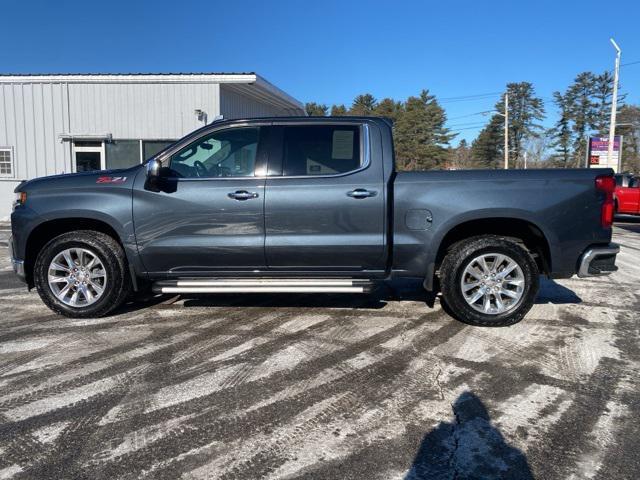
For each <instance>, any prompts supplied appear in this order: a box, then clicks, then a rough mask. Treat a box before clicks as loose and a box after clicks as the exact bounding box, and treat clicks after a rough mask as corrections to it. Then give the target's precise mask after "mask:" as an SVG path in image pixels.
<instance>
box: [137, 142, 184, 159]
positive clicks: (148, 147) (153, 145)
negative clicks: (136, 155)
mask: <svg viewBox="0 0 640 480" xmlns="http://www.w3.org/2000/svg"><path fill="white" fill-rule="evenodd" d="M175 142H176V140H142V152H143V154H142V160H149V159H150V158H151V157H153V156H154V155H155V154H156V153H159V152H161V151H162V150H164V149H165V148H167V147H168V146H169V145H173V144H174V143H175Z"/></svg>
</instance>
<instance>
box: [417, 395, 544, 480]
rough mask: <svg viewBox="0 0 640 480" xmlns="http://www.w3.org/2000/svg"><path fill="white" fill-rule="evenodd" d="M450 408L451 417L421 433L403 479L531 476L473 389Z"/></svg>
mask: <svg viewBox="0 0 640 480" xmlns="http://www.w3.org/2000/svg"><path fill="white" fill-rule="evenodd" d="M452 408H453V414H454V417H455V421H454V422H451V423H449V422H441V423H440V424H438V426H437V427H435V428H434V429H433V430H431V431H430V432H429V433H427V434H426V435H425V436H424V438H423V439H422V443H421V444H420V448H419V450H418V453H417V454H416V456H415V459H414V461H413V464H412V465H411V468H410V470H409V472H408V473H407V475H406V476H405V480H427V479H439V478H460V479H462V478H464V479H513V480H515V479H518V480H533V478H534V477H533V474H532V472H531V469H530V467H529V463H528V462H527V458H526V456H525V455H524V453H522V452H521V451H520V450H518V449H517V448H515V447H512V446H510V445H509V444H508V443H507V442H506V441H505V439H504V437H503V436H502V434H501V433H500V431H499V430H498V428H496V427H495V426H494V425H493V424H492V423H491V418H490V417H489V413H488V412H487V409H486V407H485V406H484V404H483V403H482V401H481V400H480V399H479V398H478V397H477V396H476V395H475V394H474V393H472V392H469V391H467V392H464V393H462V394H461V395H460V396H459V397H458V398H457V399H456V401H455V402H454V403H453V405H452Z"/></svg>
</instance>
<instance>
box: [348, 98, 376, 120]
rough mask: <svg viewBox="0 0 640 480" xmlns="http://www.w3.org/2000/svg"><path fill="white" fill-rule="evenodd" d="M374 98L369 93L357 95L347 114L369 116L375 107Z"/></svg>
mask: <svg viewBox="0 0 640 480" xmlns="http://www.w3.org/2000/svg"><path fill="white" fill-rule="evenodd" d="M376 104H377V102H376V99H375V97H374V96H373V95H371V94H370V93H365V94H364V95H358V96H357V97H356V98H355V99H354V100H353V104H352V105H351V109H349V115H355V116H363V117H366V116H369V115H372V114H373V110H374V109H375V108H376Z"/></svg>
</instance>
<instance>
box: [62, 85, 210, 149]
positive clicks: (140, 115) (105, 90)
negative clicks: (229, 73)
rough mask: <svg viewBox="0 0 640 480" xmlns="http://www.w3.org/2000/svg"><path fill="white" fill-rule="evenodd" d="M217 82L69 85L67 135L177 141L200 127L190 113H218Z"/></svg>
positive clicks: (193, 115) (199, 123) (200, 123)
mask: <svg viewBox="0 0 640 480" xmlns="http://www.w3.org/2000/svg"><path fill="white" fill-rule="evenodd" d="M218 89H219V85H217V84H212V83H208V84H204V83H201V84H199V83H184V84H157V83H156V84H154V83H139V84H127V83H121V84H120V83H115V84H82V83H80V84H69V100H70V102H69V108H70V122H71V126H70V131H69V132H65V133H70V134H73V135H92V134H106V133H111V134H112V135H113V138H120V139H124V138H143V139H172V138H180V137H182V136H184V135H186V134H187V133H189V132H191V131H193V130H195V129H196V128H199V127H201V126H202V122H200V121H198V119H197V117H196V115H195V114H194V110H196V109H200V110H204V111H205V112H207V115H208V117H209V118H210V119H211V118H213V117H215V116H216V115H218V111H219V110H218V109H219V106H218V96H219V95H218Z"/></svg>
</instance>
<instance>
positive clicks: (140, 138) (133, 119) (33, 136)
mask: <svg viewBox="0 0 640 480" xmlns="http://www.w3.org/2000/svg"><path fill="white" fill-rule="evenodd" d="M219 115H222V116H223V117H224V118H240V117H259V116H281V115H304V107H303V105H302V104H301V103H300V102H299V101H297V100H296V99H295V98H293V97H291V96H289V95H288V94H287V93H285V92H283V91H282V90H280V89H279V88H277V87H275V86H274V85H272V84H270V83H269V82H267V81H266V80H265V79H263V78H262V77H260V76H259V75H256V74H255V73H180V74H132V75H129V74H117V75H113V74H104V75H103V74H89V75H0V220H3V219H6V218H7V217H8V216H9V214H10V213H11V203H12V202H13V199H14V194H13V189H14V188H15V187H16V185H18V184H19V183H20V181H22V180H25V179H31V178H34V177H41V176H44V175H54V174H59V173H69V172H77V171H86V170H96V169H104V168H118V167H126V166H130V165H133V164H135V163H140V162H142V161H143V160H144V159H146V158H148V157H149V156H151V155H153V154H154V153H156V152H158V151H159V150H160V149H162V148H164V146H166V145H167V144H168V143H170V142H172V141H174V140H177V139H178V138H181V137H183V136H184V135H186V134H187V133H189V132H191V131H193V130H195V129H196V128H199V127H201V126H203V125H204V124H206V123H208V122H210V121H212V120H213V119H214V118H215V117H217V116H219Z"/></svg>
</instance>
